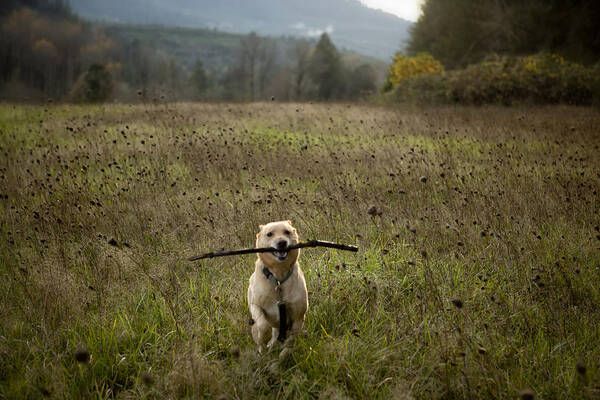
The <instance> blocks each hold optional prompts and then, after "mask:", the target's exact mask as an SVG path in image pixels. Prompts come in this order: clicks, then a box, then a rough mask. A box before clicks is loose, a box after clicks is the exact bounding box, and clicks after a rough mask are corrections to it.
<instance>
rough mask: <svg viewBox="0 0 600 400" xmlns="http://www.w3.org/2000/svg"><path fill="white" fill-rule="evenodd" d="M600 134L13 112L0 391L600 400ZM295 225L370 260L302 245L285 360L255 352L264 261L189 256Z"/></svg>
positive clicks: (400, 120)
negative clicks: (258, 269)
mask: <svg viewBox="0 0 600 400" xmlns="http://www.w3.org/2000/svg"><path fill="white" fill-rule="evenodd" d="M599 127H600V111H599V110H597V109H590V108H572V107H548V108H523V109H517V108H513V109H511V108H453V107H448V108H429V109H416V108H384V107H374V106H364V105H363V106H359V105H310V104H285V105H282V104H276V103H270V104H252V105H227V104H223V105H210V104H166V105H135V106H128V105H107V106H82V107H74V106H61V105H48V106H13V105H10V104H4V105H0V195H1V196H0V243H1V244H0V273H1V274H2V278H1V279H0V398H42V397H48V396H49V397H52V398H95V397H99V398H113V397H118V398H186V397H187V398H199V397H200V398H219V399H230V398H231V399H244V398H261V397H262V398H275V397H278V398H322V399H329V398H364V399H366V398H397V399H411V398H447V399H452V398H518V397H519V396H521V397H522V398H532V397H531V396H535V397H536V398H546V399H550V398H553V399H561V398H589V399H593V398H599V397H600V345H599V344H600V285H599V282H600V232H599V228H598V225H599V224H600V215H599V209H600V201H599V196H598V191H599V190H600V152H599V145H600V131H599V130H598V128H599ZM372 206H375V208H376V213H375V215H371V214H373V213H367V210H368V209H369V208H371V207H372ZM378 214H379V215H378ZM280 219H291V220H292V221H293V222H294V224H295V226H296V227H297V228H298V231H299V233H300V235H301V237H302V238H305V239H308V238H311V239H312V238H315V239H323V240H331V241H337V242H342V243H348V244H357V245H358V246H360V251H359V253H358V254H353V253H347V252H339V251H335V250H324V249H308V250H305V251H304V252H303V254H302V256H301V259H300V261H301V265H302V268H303V269H304V272H305V275H306V278H307V285H308V289H309V302H310V306H309V311H308V314H307V318H306V323H305V329H304V334H303V335H302V336H301V337H300V338H299V340H298V342H297V344H296V347H295V351H294V353H293V355H292V356H291V357H289V358H287V359H284V360H281V361H280V360H278V357H277V354H278V353H277V352H273V353H269V354H267V355H263V356H259V355H258V354H257V352H256V349H255V346H254V344H253V343H252V340H251V338H250V335H249V326H248V318H249V312H248V310H247V305H246V300H245V293H246V289H247V282H248V278H249V276H250V274H251V273H252V271H253V268H254V267H253V264H254V256H238V257H228V258H218V259H212V260H208V261H203V262H196V263H190V262H188V261H186V260H185V259H186V257H189V256H193V255H197V254H199V253H203V252H206V251H213V250H219V249H237V248H244V247H249V246H251V245H253V241H254V238H255V234H256V232H257V230H258V225H259V224H261V223H265V222H269V221H273V220H280Z"/></svg>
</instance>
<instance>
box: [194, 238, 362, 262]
mask: <svg viewBox="0 0 600 400" xmlns="http://www.w3.org/2000/svg"><path fill="white" fill-rule="evenodd" d="M304 247H328V248H331V249H338V250H346V251H352V252H354V253H356V252H357V251H358V247H356V246H351V245H346V244H338V243H332V242H325V241H322V240H309V241H308V242H304V243H298V244H294V245H292V246H289V247H288V248H285V249H276V248H273V247H262V248H259V249H242V250H233V251H214V252H212V253H206V254H202V255H201V256H196V257H190V258H188V261H197V260H203V259H205V258H215V257H224V256H235V255H240V254H251V253H272V252H274V251H283V252H288V251H290V250H295V249H301V248H304Z"/></svg>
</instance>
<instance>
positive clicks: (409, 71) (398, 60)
mask: <svg viewBox="0 0 600 400" xmlns="http://www.w3.org/2000/svg"><path fill="white" fill-rule="evenodd" d="M443 72H444V66H443V65H442V63H440V62H439V61H438V60H436V59H435V58H433V56H431V55H430V54H427V53H421V54H418V55H417V56H415V57H405V56H404V55H403V54H402V53H396V57H395V58H394V62H393V63H392V66H391V67H390V71H389V74H388V80H387V83H386V86H387V87H386V88H384V91H387V90H391V89H392V88H394V87H396V86H398V84H400V83H401V82H404V81H406V80H407V79H412V78H416V77H418V76H421V75H433V74H439V73H443ZM386 89H387V90H386Z"/></svg>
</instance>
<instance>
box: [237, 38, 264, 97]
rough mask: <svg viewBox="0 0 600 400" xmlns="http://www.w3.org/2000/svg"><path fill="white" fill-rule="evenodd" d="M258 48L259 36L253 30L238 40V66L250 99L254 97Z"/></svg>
mask: <svg viewBox="0 0 600 400" xmlns="http://www.w3.org/2000/svg"><path fill="white" fill-rule="evenodd" d="M259 50H260V38H259V37H258V35H257V34H256V33H255V32H251V33H249V34H248V35H246V36H244V37H243V38H242V39H241V40H240V58H239V62H240V66H241V71H243V75H242V76H240V79H241V80H242V82H244V83H245V85H244V86H246V85H247V87H248V95H249V97H250V99H251V100H253V99H254V96H255V94H256V91H255V77H256V64H257V60H258V52H259Z"/></svg>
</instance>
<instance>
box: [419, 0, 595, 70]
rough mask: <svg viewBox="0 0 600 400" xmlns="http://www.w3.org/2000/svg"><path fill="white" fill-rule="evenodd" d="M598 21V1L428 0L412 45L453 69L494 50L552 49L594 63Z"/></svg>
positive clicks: (530, 51) (528, 51)
mask: <svg viewBox="0 0 600 400" xmlns="http://www.w3.org/2000/svg"><path fill="white" fill-rule="evenodd" d="M598 21H600V1H598V0H569V1H566V0H528V1H521V0H481V1H472V0H426V1H425V3H424V5H423V13H422V15H421V17H420V18H419V20H418V21H417V22H416V24H415V25H414V26H413V28H412V32H411V38H410V40H409V43H408V49H407V50H408V53H409V55H416V54H418V53H422V52H427V53H429V54H431V55H433V56H434V57H435V58H436V59H438V60H440V61H441V62H442V63H443V64H444V65H445V66H446V67H447V68H450V69H454V68H460V67H464V66H466V65H468V64H471V63H474V62H479V61H481V60H483V59H484V58H486V57H487V56H488V55H489V54H492V53H496V54H500V55H529V54H534V53H538V52H549V53H556V54H560V55H562V56H563V57H565V58H567V59H569V60H571V61H576V62H579V63H583V64H594V63H597V62H598V61H599V60H600V29H598V26H599V22H598Z"/></svg>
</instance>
